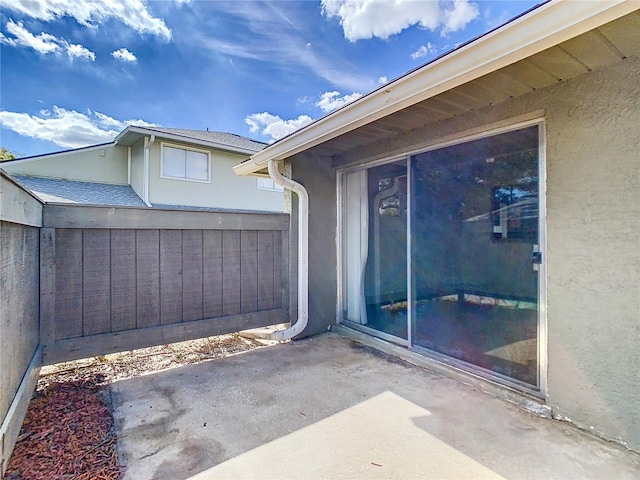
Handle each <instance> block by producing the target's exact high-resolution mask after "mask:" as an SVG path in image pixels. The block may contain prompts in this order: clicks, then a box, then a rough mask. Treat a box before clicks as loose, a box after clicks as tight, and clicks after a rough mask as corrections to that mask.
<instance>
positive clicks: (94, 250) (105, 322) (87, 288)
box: [82, 230, 111, 335]
mask: <svg viewBox="0 0 640 480" xmlns="http://www.w3.org/2000/svg"><path fill="white" fill-rule="evenodd" d="M82 235H83V241H82V244H83V247H82V283H83V286H82V334H83V335H95V334H97V333H107V332H110V331H111V272H110V269H111V245H110V243H111V236H110V235H109V230H83V232H82Z"/></svg>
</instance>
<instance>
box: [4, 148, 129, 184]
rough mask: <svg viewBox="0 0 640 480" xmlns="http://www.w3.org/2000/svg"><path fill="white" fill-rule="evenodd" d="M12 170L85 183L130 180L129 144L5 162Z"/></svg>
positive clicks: (13, 171) (8, 168) (122, 182)
mask: <svg viewBox="0 0 640 480" xmlns="http://www.w3.org/2000/svg"><path fill="white" fill-rule="evenodd" d="M2 168H3V169H4V170H6V171H7V172H9V173H14V174H20V175H34V176H39V177H51V178H65V179H68V180H80V181H85V182H101V183H117V184H126V183H127V147H121V146H115V145H111V146H106V147H101V148H95V149H94V148H91V149H87V150H80V151H75V152H67V153H62V154H58V155H47V156H44V157H42V158H38V159H33V160H24V161H17V162H4V163H3V164H2Z"/></svg>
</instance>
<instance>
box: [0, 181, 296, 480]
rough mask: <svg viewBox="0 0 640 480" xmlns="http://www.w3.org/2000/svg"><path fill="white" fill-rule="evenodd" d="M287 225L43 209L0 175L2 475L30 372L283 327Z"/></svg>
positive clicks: (191, 214) (197, 214) (252, 217)
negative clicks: (47, 366)
mask: <svg viewBox="0 0 640 480" xmlns="http://www.w3.org/2000/svg"><path fill="white" fill-rule="evenodd" d="M288 249H289V216H288V215H286V214H268V213H246V212H245V213H241V212H214V211H204V210H200V211H191V210H189V211H187V210H159V209H137V208H126V207H99V206H74V205H55V204H47V205H42V203H41V202H40V201H39V200H37V199H36V198H35V197H33V196H31V195H30V194H29V193H28V192H26V191H25V190H24V189H22V188H21V187H20V186H19V185H18V184H16V183H15V182H14V181H13V180H12V179H11V178H10V177H9V176H7V175H6V174H5V173H4V172H2V171H1V170H0V476H2V475H4V471H5V469H6V463H7V461H8V459H9V455H10V454H11V451H12V450H13V446H14V444H15V441H16V438H17V436H18V433H19V431H20V426H21V424H22V420H23V418H24V415H25V413H26V409H27V407H28V405H29V401H30V399H31V395H32V393H33V391H34V388H35V385H36V382H37V378H38V374H39V371H40V366H41V365H43V364H51V363H56V362H60V361H64V360H73V359H77V358H84V357H89V356H94V355H104V354H108V353H112V352H116V351H125V350H131V349H134V348H140V347H146V346H153V345H161V344H165V343H171V342H178V341H183V340H189V339H194V338H202V337H206V336H211V335H220V334H224V333H231V332H237V331H240V330H244V329H249V328H256V327H261V326H265V325H273V324H277V323H286V322H288V321H289V311H290V305H292V301H291V295H290V291H289V290H290V288H289V281H288V279H289V270H290V269H289V265H288V258H289V255H288Z"/></svg>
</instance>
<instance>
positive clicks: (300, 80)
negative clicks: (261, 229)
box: [0, 0, 538, 156]
mask: <svg viewBox="0 0 640 480" xmlns="http://www.w3.org/2000/svg"><path fill="white" fill-rule="evenodd" d="M536 3H538V2H537V1H525V0H522V1H516V2H507V1H475V2H474V1H471V0H451V1H435V0H434V1H431V0H322V1H272V2H268V1H255V2H249V1H241V0H239V1H231V2H223V1H197V0H190V1H189V0H165V1H148V0H147V1H145V0H91V1H87V0H56V1H53V0H29V1H21V0H0V67H1V70H0V146H2V147H5V148H7V149H9V150H10V151H12V152H15V153H16V154H18V155H19V156H29V155H36V154H40V153H46V152H54V151H59V150H65V149H69V148H77V147H82V146H86V145H92V144H96V143H103V142H109V141H111V140H113V138H114V137H115V135H116V134H117V133H118V132H120V131H121V130H122V129H123V128H125V127H126V125H127V124H136V125H159V126H163V127H168V128H191V129H199V130H204V129H206V128H209V129H210V130H218V131H225V132H232V133H236V134H239V135H244V136H248V137H251V138H253V139H256V140H261V141H265V142H272V141H274V140H277V139H279V138H281V137H283V136H284V135H286V134H288V133H291V132H292V131H293V130H295V129H296V128H299V127H301V126H303V125H306V124H307V123H309V122H311V121H312V120H315V119H317V118H320V117H322V116H323V115H325V114H327V113H329V112H330V111H332V110H334V109H335V108H338V107H339V106H341V105H343V104H344V103H345V102H347V101H350V100H352V99H355V98H357V97H358V96H360V95H363V94H366V93H368V92H370V91H372V90H375V89H376V88H379V87H380V86H381V85H383V84H384V83H385V82H387V81H390V80H393V79H394V78H396V77H398V76H400V75H402V74H403V73H405V72H407V71H409V70H411V69H413V68H416V67H418V66H420V65H422V64H424V63H426V62H428V61H429V60H431V59H433V58H435V57H436V56H438V55H441V54H443V53H445V52H447V51H449V50H451V49H453V48H455V47H456V46H457V45H459V44H460V43H463V42H465V41H467V40H469V39H471V38H474V37H476V36H478V35H480V34H482V33H484V32H486V31H488V30H490V29H491V28H493V27H495V26H497V25H499V24H501V23H503V22H505V21H507V20H508V19H510V18H512V17H514V16H516V15H518V14H520V13H522V12H523V11H525V10H527V9H529V8H531V7H532V6H534V5H535V4H536Z"/></svg>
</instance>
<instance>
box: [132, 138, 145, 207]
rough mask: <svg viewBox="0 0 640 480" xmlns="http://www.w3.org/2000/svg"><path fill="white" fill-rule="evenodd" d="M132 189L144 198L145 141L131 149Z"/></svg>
mask: <svg viewBox="0 0 640 480" xmlns="http://www.w3.org/2000/svg"><path fill="white" fill-rule="evenodd" d="M131 188H132V189H133V191H134V192H136V193H137V194H138V196H139V197H140V198H144V141H142V140H141V141H139V142H138V143H136V144H135V145H134V146H132V147H131Z"/></svg>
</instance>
